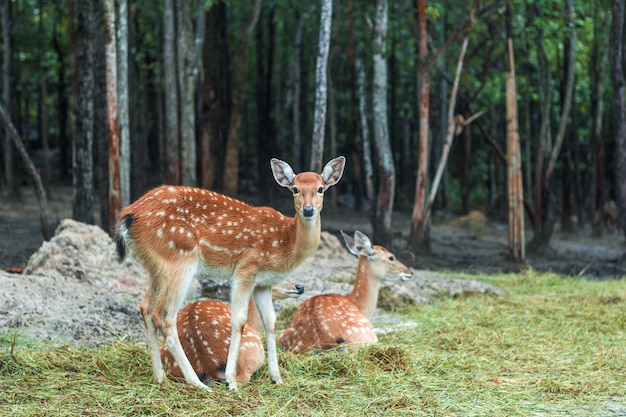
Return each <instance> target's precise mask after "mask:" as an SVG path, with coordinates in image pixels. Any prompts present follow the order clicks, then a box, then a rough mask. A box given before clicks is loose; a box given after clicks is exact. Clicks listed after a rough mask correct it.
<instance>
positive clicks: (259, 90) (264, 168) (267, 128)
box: [246, 7, 279, 205]
mask: <svg viewBox="0 0 626 417" xmlns="http://www.w3.org/2000/svg"><path fill="white" fill-rule="evenodd" d="M268 15H269V19H267V20H265V21H266V22H268V23H269V24H268V27H267V29H268V30H267V31H266V30H265V29H266V28H265V26H264V25H263V24H259V25H257V30H256V56H257V59H256V62H257V65H256V69H257V75H256V77H257V83H256V100H257V115H258V132H259V140H258V149H257V155H258V161H259V163H258V167H257V177H258V181H257V183H258V187H259V189H261V190H266V191H265V192H264V193H261V194H262V195H261V196H260V197H261V203H262V204H267V205H274V198H275V192H276V187H274V186H273V182H274V178H273V177H272V175H271V174H270V171H269V161H270V159H272V157H274V156H276V155H277V154H279V153H277V152H276V148H277V146H276V128H275V123H274V118H273V116H272V110H273V109H275V106H274V104H273V100H272V97H274V94H273V91H272V77H273V74H274V69H273V62H274V43H275V42H276V40H275V37H276V36H275V32H274V26H275V25H274V24H273V23H272V22H273V21H274V16H275V8H274V7H272V8H271V9H270V10H269V13H268ZM263 23H264V22H263ZM266 32H267V37H265V36H264V35H265V33H266ZM251 165H252V164H246V166H251Z"/></svg>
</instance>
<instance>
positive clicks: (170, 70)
mask: <svg viewBox="0 0 626 417" xmlns="http://www.w3.org/2000/svg"><path fill="white" fill-rule="evenodd" d="M176 75H177V68H176V10H175V8H174V0H165V5H164V10H163V82H164V84H165V85H166V86H167V88H165V102H164V103H163V104H164V105H165V109H166V110H165V151H164V155H163V157H164V161H163V165H164V167H163V168H164V169H163V171H164V176H165V182H166V183H169V184H180V182H181V178H182V177H181V167H180V126H179V124H178V122H179V118H178V113H179V111H178V103H179V98H178V97H179V93H180V92H179V91H178V82H177V77H176Z"/></svg>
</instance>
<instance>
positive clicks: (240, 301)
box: [224, 278, 254, 391]
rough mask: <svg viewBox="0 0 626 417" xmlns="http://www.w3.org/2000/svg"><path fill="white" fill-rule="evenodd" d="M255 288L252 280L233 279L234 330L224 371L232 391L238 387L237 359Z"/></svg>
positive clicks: (232, 306) (231, 302)
mask: <svg viewBox="0 0 626 417" xmlns="http://www.w3.org/2000/svg"><path fill="white" fill-rule="evenodd" d="M253 289H254V286H253V284H252V281H251V280H241V279H237V278H235V279H233V282H232V287H231V301H230V308H231V311H232V332H231V335H230V346H229V348H228V359H227V360H226V371H225V372H224V379H225V380H226V383H227V384H228V388H229V389H230V390H231V391H235V390H236V389H237V360H238V358H239V346H240V345H241V333H242V332H243V327H244V326H245V324H246V321H247V320H248V304H249V303H250V296H251V295H252V290H253Z"/></svg>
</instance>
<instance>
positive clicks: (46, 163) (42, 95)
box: [37, 0, 52, 194]
mask: <svg viewBox="0 0 626 417" xmlns="http://www.w3.org/2000/svg"><path fill="white" fill-rule="evenodd" d="M38 7H39V11H40V12H39V21H38V30H39V70H40V71H41V77H40V80H39V99H38V103H37V107H38V109H37V113H38V115H39V123H38V125H39V138H40V140H41V148H42V150H43V183H44V187H45V188H46V193H48V194H49V193H50V182H51V181H52V175H51V174H52V172H51V168H50V144H49V141H48V112H47V106H46V97H47V96H48V83H47V65H46V49H47V48H46V46H47V45H46V39H47V37H46V33H45V29H44V23H43V15H44V13H43V0H39V2H38Z"/></svg>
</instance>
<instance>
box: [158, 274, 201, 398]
mask: <svg viewBox="0 0 626 417" xmlns="http://www.w3.org/2000/svg"><path fill="white" fill-rule="evenodd" d="M196 272H197V265H195V264H191V265H188V266H187V267H186V268H185V269H181V270H179V271H169V274H168V278H169V279H168V280H161V281H160V283H162V284H163V285H162V286H161V287H160V288H158V289H153V290H152V291H153V292H154V293H157V294H159V298H158V300H157V302H156V303H155V306H154V309H153V311H152V321H153V323H154V325H155V326H156V327H157V329H158V330H159V331H160V332H161V334H162V335H163V337H164V338H165V344H166V345H167V349H168V350H169V351H170V353H171V354H172V356H173V357H174V360H175V361H176V363H177V364H178V368H179V369H180V371H181V372H182V374H183V376H184V377H185V381H186V382H187V383H188V384H190V385H193V386H196V387H199V388H204V389H206V390H208V391H211V390H210V388H209V387H207V386H206V385H205V384H203V383H202V381H200V378H198V375H197V374H196V372H195V371H194V369H193V367H192V366H191V363H190V362H189V359H188V358H187V355H186V354H185V351H184V350H183V347H182V345H181V344H180V339H179V337H178V329H177V328H176V318H177V316H178V311H179V310H180V307H181V305H182V304H183V302H184V300H185V297H186V295H187V291H188V290H189V286H190V284H191V282H192V280H193V279H194V277H195V275H196ZM176 277H180V280H177V279H176ZM156 282H159V281H156ZM153 284H154V283H153ZM152 352H153V351H152V346H151V354H152ZM156 354H157V359H156V360H157V361H160V359H161V356H160V352H159V349H158V344H157V348H156ZM154 360H155V358H154V357H153V362H154ZM161 369H162V365H161Z"/></svg>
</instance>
